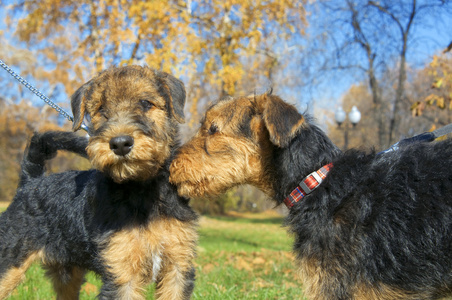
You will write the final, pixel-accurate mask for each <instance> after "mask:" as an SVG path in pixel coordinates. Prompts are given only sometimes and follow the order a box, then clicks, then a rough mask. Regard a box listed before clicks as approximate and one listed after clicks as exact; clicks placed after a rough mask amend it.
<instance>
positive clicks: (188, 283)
mask: <svg viewBox="0 0 452 300" xmlns="http://www.w3.org/2000/svg"><path fill="white" fill-rule="evenodd" d="M185 265H186V263H182V264H179V263H178V262H175V263H169V264H168V265H166V266H165V267H164V270H163V272H162V273H163V274H162V276H161V277H160V278H159V279H158V281H157V288H156V299H158V300H170V299H175V300H176V299H177V300H188V299H190V296H191V294H192V292H193V288H194V286H195V268H194V267H193V266H191V267H189V268H188V269H187V268H186V266H185ZM181 267H182V268H181ZM183 269H186V270H185V271H182V270H183Z"/></svg>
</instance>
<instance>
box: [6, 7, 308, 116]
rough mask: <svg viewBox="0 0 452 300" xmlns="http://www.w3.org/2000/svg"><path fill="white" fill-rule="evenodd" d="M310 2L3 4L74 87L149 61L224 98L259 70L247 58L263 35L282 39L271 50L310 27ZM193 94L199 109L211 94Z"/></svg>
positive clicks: (58, 79)
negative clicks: (110, 69) (106, 71)
mask: <svg viewBox="0 0 452 300" xmlns="http://www.w3.org/2000/svg"><path fill="white" fill-rule="evenodd" d="M304 2H305V0H303V1H295V0H283V1H276V0H271V1H262V0H259V1H238V0H227V1H223V0H209V1H203V2H195V1H190V0H187V1H176V0H169V1H158V0H151V1H138V0H133V1H124V0H123V1H110V0H101V1H94V2H93V1H87V0H82V1H78V2H73V1H67V0H64V1H58V2H54V1H51V0H43V1H31V0H23V1H21V2H19V3H18V4H12V5H9V6H7V5H6V4H2V5H1V6H3V7H2V8H6V9H9V11H10V13H9V14H8V16H9V17H8V19H7V24H8V25H9V26H10V28H11V29H12V28H13V24H17V31H16V33H15V36H17V37H18V41H20V42H25V43H27V45H28V47H29V48H31V49H32V50H33V51H35V53H36V56H38V57H39V62H40V64H42V65H44V64H45V65H51V66H54V68H52V70H50V71H49V70H43V69H42V77H41V78H43V79H46V80H48V82H49V83H50V85H56V84H58V83H62V84H63V85H64V87H65V92H66V94H71V93H72V92H73V91H74V90H75V88H77V87H78V86H80V85H81V84H82V83H84V82H85V81H86V80H87V79H88V78H90V77H91V76H92V75H93V73H94V72H98V71H100V70H102V69H104V68H106V67H107V66H110V65H112V64H125V63H140V64H142V63H146V64H148V65H149V66H151V67H154V68H157V69H159V70H163V71H166V72H171V73H174V74H175V75H176V76H181V77H183V78H184V80H185V81H186V82H188V86H189V88H191V86H192V85H191V84H192V83H197V85H196V86H194V87H196V88H197V89H202V90H207V91H212V93H214V94H216V97H215V98H217V97H218V96H220V97H221V96H224V95H226V94H235V93H236V92H237V87H238V86H239V85H240V83H241V81H242V79H243V78H244V74H245V73H253V72H254V70H253V69H245V65H244V61H245V60H246V58H247V57H253V56H256V55H261V53H262V51H263V50H264V49H265V47H264V46H263V45H264V44H265V42H266V41H265V40H263V39H262V36H263V34H268V36H267V38H269V36H270V37H271V38H272V39H273V41H274V42H275V45H274V47H273V48H272V49H269V50H271V51H277V50H278V49H277V48H276V46H277V45H278V44H280V43H282V41H284V40H287V39H291V38H293V36H300V35H301V34H303V32H304V27H305V26H306V23H305V11H304V7H303V3H304ZM19 12H22V13H20V14H19ZM267 28H271V30H267ZM266 30H267V31H266ZM267 50H268V49H267ZM267 50H264V51H267ZM271 51H267V53H270V52H271ZM271 66H272V63H270V64H269V66H268V68H271ZM270 73H271V72H270ZM269 76H270V75H269ZM189 93H190V94H189V95H190V97H189V99H190V102H191V103H190V105H189V106H190V108H189V112H190V113H192V114H195V113H196V111H197V110H198V108H199V107H198V101H199V100H200V99H201V98H202V97H203V96H204V95H203V94H200V93H198V92H197V91H195V92H191V90H189ZM209 99H210V97H209ZM201 105H202V104H201Z"/></svg>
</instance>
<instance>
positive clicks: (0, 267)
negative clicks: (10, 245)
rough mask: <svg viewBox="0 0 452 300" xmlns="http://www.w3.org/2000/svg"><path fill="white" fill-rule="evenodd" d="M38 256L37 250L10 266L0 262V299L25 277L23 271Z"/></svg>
mask: <svg viewBox="0 0 452 300" xmlns="http://www.w3.org/2000/svg"><path fill="white" fill-rule="evenodd" d="M39 257H40V252H39V251H37V252H32V253H30V254H28V255H26V256H25V258H24V259H22V260H21V261H20V262H19V261H18V262H16V263H13V264H10V266H5V264H4V261H2V262H1V263H0V299H5V298H6V297H7V296H8V295H9V294H10V293H11V292H12V291H13V290H14V289H15V288H16V286H18V285H19V283H20V282H21V281H22V280H23V279H24V277H25V272H26V271H27V270H28V268H29V267H30V265H31V264H32V263H33V262H34V261H35V260H37V259H38V258H39Z"/></svg>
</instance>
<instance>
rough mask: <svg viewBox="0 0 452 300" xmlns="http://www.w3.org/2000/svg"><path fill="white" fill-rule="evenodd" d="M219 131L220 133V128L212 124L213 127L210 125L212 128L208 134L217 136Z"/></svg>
mask: <svg viewBox="0 0 452 300" xmlns="http://www.w3.org/2000/svg"><path fill="white" fill-rule="evenodd" d="M218 131H219V130H218V126H217V125H215V124H212V125H210V128H209V131H208V133H209V134H215V133H217V132H218Z"/></svg>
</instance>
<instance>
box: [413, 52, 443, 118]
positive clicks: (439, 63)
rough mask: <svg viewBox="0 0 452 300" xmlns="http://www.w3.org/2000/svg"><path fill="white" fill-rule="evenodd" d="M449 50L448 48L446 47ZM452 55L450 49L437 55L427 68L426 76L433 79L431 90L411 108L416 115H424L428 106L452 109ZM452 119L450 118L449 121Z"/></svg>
mask: <svg viewBox="0 0 452 300" xmlns="http://www.w3.org/2000/svg"><path fill="white" fill-rule="evenodd" d="M446 50H447V49H446ZM451 64H452V57H451V56H450V54H448V51H444V54H443V55H435V56H434V57H433V60H432V62H431V63H430V64H429V66H428V67H427V68H426V73H427V74H426V76H428V77H427V78H429V79H430V80H431V82H432V83H431V90H430V91H431V92H430V93H429V94H428V95H427V96H425V97H424V99H421V100H418V101H416V102H414V103H413V105H412V106H411V109H412V111H413V114H414V115H416V116H420V115H423V113H424V110H425V109H426V107H427V106H435V107H437V108H439V109H442V110H450V111H452V67H451ZM450 122H452V120H449V123H450Z"/></svg>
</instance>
